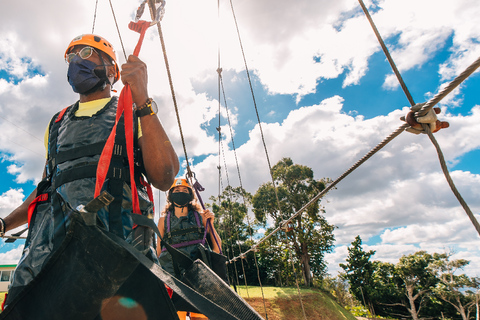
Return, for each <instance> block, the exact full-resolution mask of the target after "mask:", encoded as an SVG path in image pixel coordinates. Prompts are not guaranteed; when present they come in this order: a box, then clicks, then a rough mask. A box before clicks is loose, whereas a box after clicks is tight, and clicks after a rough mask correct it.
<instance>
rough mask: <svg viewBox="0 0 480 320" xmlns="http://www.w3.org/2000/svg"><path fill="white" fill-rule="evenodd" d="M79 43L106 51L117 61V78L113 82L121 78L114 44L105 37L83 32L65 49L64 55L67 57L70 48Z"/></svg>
mask: <svg viewBox="0 0 480 320" xmlns="http://www.w3.org/2000/svg"><path fill="white" fill-rule="evenodd" d="M77 45H85V46H90V47H92V48H95V49H98V50H100V51H102V52H104V53H106V54H107V55H108V56H109V57H110V58H111V59H112V60H113V62H114V63H115V80H114V81H113V82H117V80H118V79H120V69H119V68H118V63H117V56H116V55H115V49H113V46H112V45H111V44H110V42H108V41H107V40H106V39H105V38H102V37H100V36H97V35H94V34H82V35H80V36H78V37H75V38H73V40H72V41H71V42H70V44H69V45H68V47H67V50H65V55H64V57H65V58H66V57H67V54H68V53H69V52H70V49H72V48H73V47H74V46H77Z"/></svg>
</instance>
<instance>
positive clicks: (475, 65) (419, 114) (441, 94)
mask: <svg viewBox="0 0 480 320" xmlns="http://www.w3.org/2000/svg"><path fill="white" fill-rule="evenodd" d="M358 1H359V2H360V5H361V6H362V9H363V11H364V12H365V15H366V17H367V19H368V21H369V22H370V25H371V26H372V29H373V31H374V33H375V35H376V36H377V39H378V41H379V42H380V45H381V46H382V48H383V52H384V53H385V55H386V57H387V59H388V61H389V62H390V65H391V67H392V69H393V71H394V72H395V74H396V75H397V79H398V81H399V82H400V84H401V86H402V88H403V91H404V92H405V95H406V96H407V99H408V100H409V101H410V103H411V105H412V106H414V105H415V102H414V101H413V98H412V96H411V95H410V92H409V91H408V89H407V86H406V85H405V83H404V81H403V78H402V76H401V75H400V72H399V71H398V69H397V67H396V65H395V63H394V62H393V59H392V57H391V56H390V53H389V52H388V49H387V47H386V46H385V43H384V41H383V39H382V37H381V36H380V33H379V32H378V30H377V27H376V26H375V23H374V22H373V19H372V17H371V16H370V14H369V13H368V10H367V8H366V7H365V5H364V3H363V1H362V0H358ZM479 66H480V57H479V58H478V59H477V60H475V61H474V62H473V63H472V64H471V65H469V66H468V67H467V68H466V69H465V70H464V71H463V72H462V73H461V74H460V75H458V76H457V77H456V78H455V79H454V80H453V81H451V82H450V83H449V84H448V85H446V86H445V87H444V88H443V89H442V90H440V92H438V93H437V94H436V95H435V96H434V97H433V98H432V99H430V100H429V101H427V102H426V103H425V104H424V105H423V106H422V108H421V109H420V110H418V111H417V112H416V113H415V116H416V117H422V116H424V115H426V114H427V113H428V112H429V111H430V110H431V109H432V108H433V107H434V106H435V105H436V104H437V103H439V102H440V101H441V100H442V99H443V98H444V97H445V96H447V95H448V94H449V93H450V92H452V91H453V89H455V88H456V87H457V86H458V85H460V83H462V82H463V81H464V80H465V79H467V78H468V77H469V76H470V75H471V74H472V73H473V72H475V70H477V69H478V67H479ZM426 126H427V125H425V124H422V127H423V130H424V131H425V132H426V133H427V134H428V137H429V138H430V141H431V142H432V143H433V145H434V146H435V149H436V151H437V155H438V158H439V160H440V166H441V168H442V171H443V173H444V175H445V179H447V182H448V184H449V186H450V188H451V189H452V191H453V193H454V195H455V197H456V198H457V200H458V201H459V203H460V205H461V206H462V207H463V209H464V210H465V212H466V213H467V216H468V217H469V219H470V221H472V223H473V226H474V227H475V229H476V230H477V232H478V234H479V235H480V225H479V223H478V221H477V219H476V218H475V216H474V215H473V213H472V211H471V210H470V208H469V207H468V205H467V203H466V202H465V200H463V198H462V196H461V195H460V193H459V192H458V190H457V188H456V187H455V184H454V183H453V180H452V178H451V176H450V173H449V172H448V168H447V166H446V164H445V159H444V157H443V153H442V150H441V148H440V145H439V144H438V142H437V140H436V139H435V137H434V136H433V134H432V132H431V131H430V127H428V130H426V129H425V127H426Z"/></svg>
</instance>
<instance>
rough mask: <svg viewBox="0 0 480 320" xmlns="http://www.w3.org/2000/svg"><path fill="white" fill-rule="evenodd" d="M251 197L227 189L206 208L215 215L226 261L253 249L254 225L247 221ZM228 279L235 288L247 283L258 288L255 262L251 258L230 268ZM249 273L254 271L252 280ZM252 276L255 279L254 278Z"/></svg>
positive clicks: (238, 190) (242, 191)
mask: <svg viewBox="0 0 480 320" xmlns="http://www.w3.org/2000/svg"><path fill="white" fill-rule="evenodd" d="M251 198H252V195H251V194H250V193H248V192H246V191H245V190H244V189H243V188H241V187H237V188H233V187H231V186H227V187H226V188H225V189H224V190H223V192H222V194H221V195H220V196H219V197H210V200H211V201H212V203H211V204H206V206H207V207H209V208H211V210H212V212H213V213H214V214H215V221H214V222H215V228H216V230H217V232H218V233H219V235H220V237H221V238H222V250H223V253H224V254H225V255H226V256H227V258H228V259H229V260H230V259H233V258H235V257H238V256H239V255H240V254H242V253H243V252H245V251H247V250H248V249H249V246H250V247H251V245H252V243H251V241H250V240H248V239H249V238H250V235H251V234H253V232H252V231H253V228H254V222H253V221H250V223H249V221H248V220H247V213H248V209H249V207H250V206H251ZM227 267H228V271H229V276H230V279H231V283H232V284H234V285H235V284H237V283H238V284H243V283H244V282H245V281H246V279H247V284H248V282H250V280H252V281H254V282H255V283H257V284H258V277H257V273H256V269H255V264H254V260H253V259H252V256H251V255H248V256H247V257H245V258H244V259H237V261H235V262H233V263H231V264H229V265H228V266H227ZM247 269H248V270H250V269H252V270H254V271H252V272H251V275H250V276H247V275H246V274H244V273H247ZM252 275H255V277H253V276H252Z"/></svg>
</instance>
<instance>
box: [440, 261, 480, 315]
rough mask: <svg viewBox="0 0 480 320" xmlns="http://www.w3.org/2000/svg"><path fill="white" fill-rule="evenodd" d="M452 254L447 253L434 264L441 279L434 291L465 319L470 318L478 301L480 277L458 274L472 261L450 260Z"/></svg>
mask: <svg viewBox="0 0 480 320" xmlns="http://www.w3.org/2000/svg"><path fill="white" fill-rule="evenodd" d="M450 256H451V255H450V254H448V255H445V256H443V257H442V259H439V260H438V261H436V262H435V263H434V264H433V265H432V269H433V271H434V273H435V275H436V277H437V278H438V279H439V280H440V281H439V282H438V283H437V285H436V286H435V288H434V290H433V291H434V293H435V294H436V296H437V297H439V298H440V299H441V300H443V301H445V302H446V303H448V304H450V305H451V306H453V307H454V308H455V309H456V311H457V312H458V313H459V314H460V315H461V316H462V319H463V320H468V319H470V313H471V312H472V311H473V309H474V307H475V303H476V302H477V301H476V293H477V292H478V290H479V289H480V279H479V278H475V277H469V276H467V275H465V274H460V275H456V274H455V273H456V272H457V271H459V270H462V269H463V268H464V267H465V266H467V265H468V264H469V263H470V261H468V260H464V259H458V260H453V261H449V258H450Z"/></svg>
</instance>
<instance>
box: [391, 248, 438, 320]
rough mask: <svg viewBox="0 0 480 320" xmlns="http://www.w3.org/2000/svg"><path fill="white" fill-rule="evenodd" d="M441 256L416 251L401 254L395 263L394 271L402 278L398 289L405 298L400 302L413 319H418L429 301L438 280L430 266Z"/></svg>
mask: <svg viewBox="0 0 480 320" xmlns="http://www.w3.org/2000/svg"><path fill="white" fill-rule="evenodd" d="M443 256H444V255H442V254H438V253H434V254H433V255H431V254H429V253H427V252H426V251H418V252H415V253H414V254H410V255H404V256H402V257H401V258H400V260H399V262H398V263H397V264H396V265H395V273H396V275H397V276H398V277H399V278H400V279H401V280H402V282H401V283H399V290H400V291H402V292H403V294H404V296H405V298H406V299H403V301H401V302H400V303H401V304H402V305H403V306H404V307H405V308H406V309H407V310H408V312H409V313H410V315H411V317H412V318H413V319H414V320H418V319H420V316H419V314H420V311H421V309H422V307H424V306H425V304H426V303H427V302H428V301H429V299H428V298H429V295H430V294H431V292H432V288H433V287H434V286H435V284H436V283H437V282H438V280H437V278H436V277H435V274H434V273H433V272H432V269H431V266H432V264H433V263H434V262H435V261H438V260H440V259H442V258H443Z"/></svg>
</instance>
